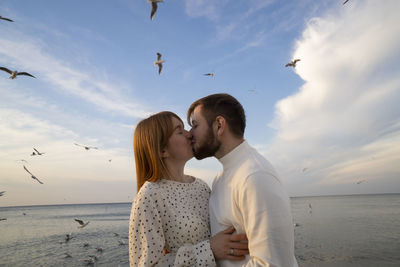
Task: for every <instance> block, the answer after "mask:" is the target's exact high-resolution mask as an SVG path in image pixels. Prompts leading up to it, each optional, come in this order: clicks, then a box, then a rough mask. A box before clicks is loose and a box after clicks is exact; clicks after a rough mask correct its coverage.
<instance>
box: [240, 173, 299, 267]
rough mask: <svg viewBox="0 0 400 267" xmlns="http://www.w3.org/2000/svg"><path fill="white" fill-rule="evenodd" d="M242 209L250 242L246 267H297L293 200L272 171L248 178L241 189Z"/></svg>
mask: <svg viewBox="0 0 400 267" xmlns="http://www.w3.org/2000/svg"><path fill="white" fill-rule="evenodd" d="M238 193H239V194H238V199H237V204H238V208H239V210H240V212H241V214H242V216H243V222H244V230H245V233H246V235H247V238H248V240H249V241H248V242H249V251H250V260H249V262H248V263H247V264H246V265H245V266H285V267H286V266H289V267H292V266H297V263H296V261H295V258H294V235H293V220H292V215H291V209H290V201H289V197H288V196H287V194H286V192H285V190H284V189H283V186H282V184H281V183H280V181H279V180H278V179H277V178H276V177H274V176H273V175H271V174H270V173H268V172H257V173H255V174H252V175H250V176H249V177H247V179H246V181H245V183H244V185H243V187H241V188H239V189H238Z"/></svg>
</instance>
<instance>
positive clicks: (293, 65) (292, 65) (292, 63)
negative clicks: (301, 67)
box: [285, 59, 300, 68]
mask: <svg viewBox="0 0 400 267" xmlns="http://www.w3.org/2000/svg"><path fill="white" fill-rule="evenodd" d="M299 61H300V59H295V60H292V61H291V62H289V63H287V64H286V65H285V67H293V68H296V63H297V62H299Z"/></svg>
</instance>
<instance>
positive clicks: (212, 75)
mask: <svg viewBox="0 0 400 267" xmlns="http://www.w3.org/2000/svg"><path fill="white" fill-rule="evenodd" d="M203 75H204V76H209V77H214V72H209V73H204V74H203Z"/></svg>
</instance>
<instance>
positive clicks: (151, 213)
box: [129, 192, 216, 267]
mask: <svg viewBox="0 0 400 267" xmlns="http://www.w3.org/2000/svg"><path fill="white" fill-rule="evenodd" d="M164 248H167V244H166V241H165V235H164V230H163V225H162V220H161V216H160V211H159V210H158V209H157V205H156V200H154V199H153V198H152V197H151V196H150V195H149V196H145V195H144V194H140V192H139V193H138V195H137V197H136V198H135V201H134V202H133V204H132V210H131V216H130V222H129V263H130V266H131V267H133V266H216V265H215V260H214V256H213V253H212V250H211V247H210V242H209V240H204V241H202V242H200V243H197V244H195V245H192V244H185V245H183V246H182V247H180V248H179V249H178V250H177V251H176V252H175V253H174V252H169V253H167V254H165V255H164V254H163V250H164Z"/></svg>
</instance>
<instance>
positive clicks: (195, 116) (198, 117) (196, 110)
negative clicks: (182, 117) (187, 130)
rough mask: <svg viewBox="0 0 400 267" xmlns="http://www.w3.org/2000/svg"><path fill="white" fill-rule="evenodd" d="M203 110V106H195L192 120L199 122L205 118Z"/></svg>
mask: <svg viewBox="0 0 400 267" xmlns="http://www.w3.org/2000/svg"><path fill="white" fill-rule="evenodd" d="M201 110H202V107H201V106H197V107H195V108H194V110H193V112H192V116H191V119H192V122H197V123H198V122H199V121H202V120H204V117H203V114H202V112H201Z"/></svg>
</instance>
